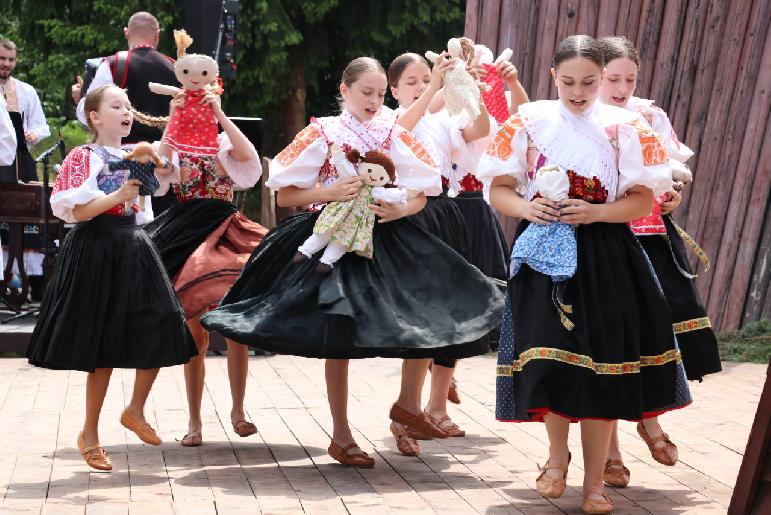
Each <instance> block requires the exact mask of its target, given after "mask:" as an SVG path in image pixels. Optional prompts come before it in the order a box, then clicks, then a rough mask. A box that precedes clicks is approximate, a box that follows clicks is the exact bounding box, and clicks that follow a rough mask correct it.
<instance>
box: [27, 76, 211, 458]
mask: <svg viewBox="0 0 771 515" xmlns="http://www.w3.org/2000/svg"><path fill="white" fill-rule="evenodd" d="M85 109H86V116H87V117H88V122H89V126H90V128H91V130H92V131H93V132H94V134H95V135H96V138H95V141H94V143H93V144H90V145H84V146H81V147H76V148H74V149H73V150H72V151H71V152H70V153H69V155H68V156H67V158H66V159H65V161H64V163H63V166H62V170H61V172H60V173H59V175H58V177H57V179H56V184H55V185H54V188H53V191H52V194H51V208H52V210H53V213H54V215H55V216H57V217H58V218H61V219H62V220H64V221H65V222H70V223H75V222H77V225H76V226H75V228H74V229H73V230H72V231H70V233H69V234H67V237H66V238H65V239H64V242H63V244H62V248H61V250H60V251H59V257H58V259H57V264H56V272H55V275H54V278H53V280H52V281H51V283H50V284H49V285H48V288H47V289H46V292H45V296H44V298H43V302H42V304H41V307H40V318H39V319H38V322H37V324H36V326H35V330H34V332H33V334H32V338H31V340H30V343H29V346H28V347H27V353H26V355H27V358H28V359H29V362H30V363H31V364H33V365H36V366H40V367H45V368H53V369H64V370H83V371H85V372H89V374H88V380H87V382H86V420H85V422H84V424H83V431H82V432H81V433H80V434H79V435H78V449H80V452H81V454H82V455H83V458H84V459H85V460H86V463H88V464H89V465H90V466H91V467H93V468H96V469H99V470H111V469H112V464H111V462H110V458H109V456H108V455H107V452H106V451H105V450H104V448H103V447H102V445H101V444H100V443H99V434H98V423H99V415H100V412H101V409H102V403H103V401H104V396H105V394H106V392H107V386H108V384H109V381H110V375H111V373H112V369H113V368H115V367H118V368H135V369H137V371H136V380H135V382H134V392H133V395H132V398H131V402H130V403H129V405H128V407H127V408H126V410H125V411H124V412H123V414H122V416H121V418H120V422H121V424H123V425H124V426H125V427H127V428H128V429H130V430H132V431H134V432H135V433H136V434H137V436H138V437H139V438H140V439H141V440H142V441H144V442H146V443H149V444H152V445H160V443H161V440H160V439H159V438H158V435H157V434H156V433H155V431H154V430H153V428H152V427H150V425H149V424H148V423H147V421H146V420H145V417H144V413H143V410H144V405H145V401H146V400H147V396H148V394H149V393H150V388H151V387H152V385H153V382H154V381H155V378H156V376H157V375H158V369H159V367H169V366H173V365H180V364H183V363H187V362H188V361H189V360H190V358H191V357H193V356H195V355H196V349H195V345H194V344H193V341H192V338H191V337H190V333H189V332H188V330H187V327H186V326H185V319H184V316H183V313H182V309H181V307H180V305H179V303H178V302H177V299H176V297H175V296H174V291H173V290H172V288H171V284H170V283H169V279H168V277H167V276H166V273H165V271H164V270H163V263H162V262H161V259H160V256H159V255H158V251H157V250H156V249H155V246H154V245H153V244H152V242H151V241H150V239H149V238H148V237H147V235H146V234H145V232H144V231H143V230H142V229H141V228H140V227H138V226H137V225H136V220H135V213H137V212H138V211H139V206H138V205H137V195H138V194H139V187H140V181H139V180H137V179H131V180H126V178H127V177H128V176H129V170H128V169H126V168H123V167H120V166H117V167H116V166H112V165H113V164H116V163H120V162H122V161H121V159H122V158H123V157H124V151H123V150H121V149H120V146H121V138H123V137H125V136H126V135H128V133H129V131H130V130H131V122H132V115H131V104H130V103H129V100H128V97H127V96H126V93H125V92H124V91H123V90H122V89H120V88H118V87H117V86H114V85H109V86H103V87H100V88H97V89H95V90H94V91H92V92H90V93H89V94H88V96H87V97H86V101H85ZM151 166H152V165H151Z"/></svg>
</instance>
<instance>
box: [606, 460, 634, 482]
mask: <svg viewBox="0 0 771 515" xmlns="http://www.w3.org/2000/svg"><path fill="white" fill-rule="evenodd" d="M629 477H630V474H629V469H628V468H626V467H625V466H624V462H623V461H621V460H611V459H610V458H608V460H607V461H606V462H605V472H604V473H603V476H602V481H603V482H604V483H605V484H606V485H608V486H613V487H616V488H626V485H628V484H629Z"/></svg>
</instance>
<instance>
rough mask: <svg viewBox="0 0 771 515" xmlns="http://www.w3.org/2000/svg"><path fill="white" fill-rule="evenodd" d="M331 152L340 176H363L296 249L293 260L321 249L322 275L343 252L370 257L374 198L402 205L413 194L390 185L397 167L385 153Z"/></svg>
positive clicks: (334, 149) (326, 211) (301, 259)
mask: <svg viewBox="0 0 771 515" xmlns="http://www.w3.org/2000/svg"><path fill="white" fill-rule="evenodd" d="M330 153H331V155H330V163H332V164H333V165H335V167H336V168H337V170H338V173H339V174H340V176H341V177H351V176H354V174H357V175H359V176H360V177H361V178H362V179H364V184H363V186H362V187H361V188H359V191H358V192H357V194H356V197H354V198H353V199H351V200H346V201H336V202H330V203H329V204H327V205H326V207H325V208H324V210H323V211H322V213H321V215H320V216H319V218H318V220H317V221H316V224H315V225H314V227H313V234H312V235H311V236H310V237H308V239H307V240H305V242H303V244H302V245H300V247H299V248H298V249H297V254H296V255H295V258H294V261H295V262H296V263H302V262H304V261H306V260H308V259H309V258H310V257H311V256H312V255H313V254H315V253H316V252H318V251H319V250H321V249H322V248H324V253H323V254H322V255H321V259H320V264H319V266H318V268H317V271H318V272H319V273H322V274H327V273H329V272H330V271H331V270H332V267H333V266H334V264H335V263H336V262H337V261H338V260H339V259H340V258H341V257H343V255H344V254H345V253H346V252H355V253H356V254H358V255H359V256H363V257H365V258H367V259H372V251H373V244H372V231H373V229H374V227H375V213H374V212H373V211H372V210H371V209H369V205H370V204H373V203H374V202H375V201H376V200H380V201H384V202H387V203H389V204H404V203H406V202H407V200H408V198H411V197H414V196H415V192H414V191H411V190H407V189H403V188H397V187H395V186H394V185H393V182H394V181H395V179H396V169H395V167H394V163H393V161H391V158H390V157H388V156H387V155H386V154H383V153H382V152H377V151H375V150H371V151H369V152H367V153H366V154H364V156H363V157H362V156H361V155H360V154H359V151H358V150H356V149H352V150H349V151H348V152H347V153H345V154H343V152H342V151H341V150H340V149H339V148H338V147H337V146H335V145H333V146H332V147H331V148H330ZM325 247H326V248H325Z"/></svg>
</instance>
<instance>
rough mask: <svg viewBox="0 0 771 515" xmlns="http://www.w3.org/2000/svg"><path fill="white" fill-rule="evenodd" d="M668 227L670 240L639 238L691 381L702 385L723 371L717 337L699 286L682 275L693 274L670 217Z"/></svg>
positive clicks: (661, 237) (667, 221) (680, 239)
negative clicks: (665, 306)
mask: <svg viewBox="0 0 771 515" xmlns="http://www.w3.org/2000/svg"><path fill="white" fill-rule="evenodd" d="M664 225H665V226H666V228H667V236H666V237H663V236H639V237H638V240H639V241H640V243H641V244H642V246H643V248H644V249H645V252H646V253H647V254H648V257H649V258H650V260H651V264H652V265H653V268H654V270H655V271H656V276H657V277H658V279H659V282H660V283H661V287H662V289H663V290H664V296H665V297H666V298H667V302H668V303H669V310H670V313H671V315H672V326H673V328H674V331H675V334H677V341H678V343H679V344H680V351H681V352H682V355H683V365H684V366H685V372H686V374H687V375H688V379H690V380H699V381H701V379H702V378H703V377H704V376H705V375H707V374H714V373H715V372H720V371H721V370H722V366H721V364H720V352H719V350H718V346H717V337H716V336H715V333H714V331H712V327H711V325H710V322H709V318H708V317H707V310H706V309H705V308H704V304H702V302H701V297H700V296H699V292H698V290H697V289H696V284H694V281H693V279H691V278H689V277H686V276H685V275H683V273H682V272H681V270H682V271H684V272H686V273H688V274H693V271H692V270H691V265H690V263H689V261H688V255H687V253H686V249H685V245H684V244H683V240H682V238H681V237H680V235H679V234H678V233H677V230H675V227H674V225H673V224H672V219H671V218H670V217H669V216H665V217H664Z"/></svg>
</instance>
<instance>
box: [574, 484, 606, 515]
mask: <svg viewBox="0 0 771 515" xmlns="http://www.w3.org/2000/svg"><path fill="white" fill-rule="evenodd" d="M592 494H596V495H601V496H602V499H592V498H590V497H589V496H590V495H592ZM581 510H582V511H583V512H584V513H586V514H587V515H604V514H605V513H613V501H611V500H610V497H608V496H607V495H605V492H603V491H602V490H590V491H589V492H588V493H587V494H586V495H584V505H583V506H582V507H581Z"/></svg>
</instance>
